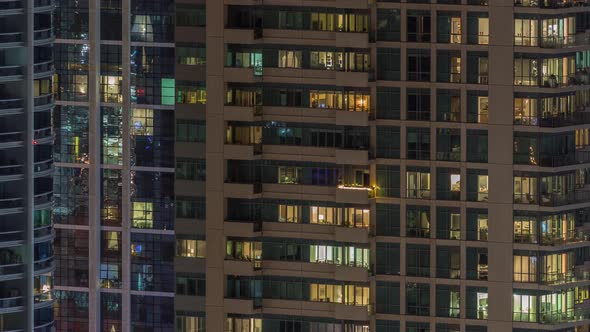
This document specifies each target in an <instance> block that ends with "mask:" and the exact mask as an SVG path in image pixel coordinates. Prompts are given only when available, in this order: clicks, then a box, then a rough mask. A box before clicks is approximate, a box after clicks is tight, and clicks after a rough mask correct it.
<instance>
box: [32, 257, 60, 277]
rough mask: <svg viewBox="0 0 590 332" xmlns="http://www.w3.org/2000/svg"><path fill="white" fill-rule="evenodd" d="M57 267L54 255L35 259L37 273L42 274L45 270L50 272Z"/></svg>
mask: <svg viewBox="0 0 590 332" xmlns="http://www.w3.org/2000/svg"><path fill="white" fill-rule="evenodd" d="M54 268H55V260H54V259H53V256H51V257H47V258H43V259H40V260H37V261H35V273H36V274H42V273H45V272H49V271H51V270H53V269H54Z"/></svg>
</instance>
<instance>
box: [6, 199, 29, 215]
mask: <svg viewBox="0 0 590 332" xmlns="http://www.w3.org/2000/svg"><path fill="white" fill-rule="evenodd" d="M23 211H24V200H23V199H22V198H20V197H19V198H4V199H0V215H5V214H14V213H19V212H23Z"/></svg>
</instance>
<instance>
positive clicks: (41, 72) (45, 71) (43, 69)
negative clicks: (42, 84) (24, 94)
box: [33, 61, 54, 78]
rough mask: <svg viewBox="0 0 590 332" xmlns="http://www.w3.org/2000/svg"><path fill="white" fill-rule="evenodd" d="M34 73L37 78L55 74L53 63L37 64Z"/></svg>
mask: <svg viewBox="0 0 590 332" xmlns="http://www.w3.org/2000/svg"><path fill="white" fill-rule="evenodd" d="M33 71H34V73H35V78H42V77H48V76H51V75H52V74H53V72H54V67H53V61H45V62H40V63H35V64H34V65H33Z"/></svg>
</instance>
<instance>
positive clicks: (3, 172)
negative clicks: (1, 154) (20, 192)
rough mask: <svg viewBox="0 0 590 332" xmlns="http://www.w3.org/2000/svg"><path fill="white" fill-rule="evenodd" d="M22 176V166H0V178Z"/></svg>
mask: <svg viewBox="0 0 590 332" xmlns="http://www.w3.org/2000/svg"><path fill="white" fill-rule="evenodd" d="M22 174H24V170H23V166H22V165H6V166H0V178H1V177H3V176H13V175H22Z"/></svg>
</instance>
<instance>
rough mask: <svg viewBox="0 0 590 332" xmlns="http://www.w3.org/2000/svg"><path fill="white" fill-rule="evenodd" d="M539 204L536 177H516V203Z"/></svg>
mask: <svg viewBox="0 0 590 332" xmlns="http://www.w3.org/2000/svg"><path fill="white" fill-rule="evenodd" d="M536 202H537V179H536V178H534V177H526V176H515V177H514V203H518V204H535V203H536Z"/></svg>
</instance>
